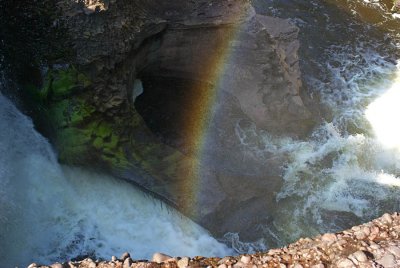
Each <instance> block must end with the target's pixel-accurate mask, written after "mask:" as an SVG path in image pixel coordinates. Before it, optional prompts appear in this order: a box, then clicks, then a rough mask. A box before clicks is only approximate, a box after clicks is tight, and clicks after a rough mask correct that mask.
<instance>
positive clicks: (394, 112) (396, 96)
mask: <svg viewBox="0 0 400 268" xmlns="http://www.w3.org/2000/svg"><path fill="white" fill-rule="evenodd" d="M398 69H399V70H398V71H397V75H396V78H395V79H394V81H393V83H392V85H391V86H390V88H389V89H388V90H387V91H386V92H385V93H384V94H382V96H380V97H379V98H377V99H376V100H375V101H373V102H372V103H371V104H370V105H369V106H368V108H367V110H366V112H365V115H366V117H367V119H368V120H369V122H370V123H371V125H372V127H373V129H374V132H375V134H376V136H377V138H378V140H379V141H380V142H381V143H382V144H383V145H384V146H386V147H389V148H396V149H398V150H400V138H399V137H400V123H399V120H398V117H399V115H400V105H399V103H400V66H398Z"/></svg>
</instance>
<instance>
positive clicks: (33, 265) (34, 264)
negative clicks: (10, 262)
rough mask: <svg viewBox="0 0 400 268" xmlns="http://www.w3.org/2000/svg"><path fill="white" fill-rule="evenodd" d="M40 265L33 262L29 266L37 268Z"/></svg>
mask: <svg viewBox="0 0 400 268" xmlns="http://www.w3.org/2000/svg"><path fill="white" fill-rule="evenodd" d="M36 267H38V265H37V263H31V264H29V266H28V267H27V268H36Z"/></svg>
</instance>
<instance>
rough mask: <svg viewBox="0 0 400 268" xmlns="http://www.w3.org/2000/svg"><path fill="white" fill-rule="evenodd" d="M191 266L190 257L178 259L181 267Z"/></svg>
mask: <svg viewBox="0 0 400 268" xmlns="http://www.w3.org/2000/svg"><path fill="white" fill-rule="evenodd" d="M188 266H189V258H188V257H183V258H182V259H180V260H179V261H178V267H179V268H186V267H188Z"/></svg>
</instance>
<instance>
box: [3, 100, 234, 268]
mask: <svg viewBox="0 0 400 268" xmlns="http://www.w3.org/2000/svg"><path fill="white" fill-rule="evenodd" d="M125 251H129V252H131V254H132V255H133V257H134V258H139V259H148V258H151V254H153V253H154V252H163V253H166V254H170V255H176V256H177V255H179V256H183V255H187V256H194V255H198V254H201V255H204V256H210V255H212V256H221V255H226V254H230V253H232V252H230V250H229V249H228V248H227V247H226V246H224V245H222V244H220V243H219V242H217V241H216V240H215V239H214V238H212V237H211V236H210V235H209V234H208V233H207V232H206V231H205V230H204V229H203V228H201V227H199V226H198V225H196V224H195V223H193V222H191V221H190V220H188V219H187V218H185V217H184V216H182V215H180V214H179V213H178V212H176V211H175V210H174V209H172V208H170V207H168V206H166V205H165V204H163V203H161V202H160V201H156V200H154V199H153V198H151V197H149V196H146V195H145V194H143V193H141V192H140V191H139V190H137V189H136V188H135V187H133V186H132V185H130V184H128V183H125V182H121V181H119V180H116V179H114V178H110V177H108V176H104V175H100V174H94V173H91V172H88V171H84V170H82V169H78V168H70V167H62V166H60V165H59V164H58V163H57V161H56V158H55V155H54V153H53V151H52V149H51V147H50V146H49V144H48V142H47V140H45V139H44V138H43V137H42V136H40V135H39V134H38V133H37V132H36V131H35V130H34V128H33V124H32V122H31V120H30V119H28V118H27V117H26V116H24V115H23V114H21V113H20V112H19V111H18V110H17V109H16V108H15V107H14V106H13V104H12V103H11V102H10V101H9V100H7V99H6V98H5V97H3V96H2V95H0V267H15V266H16V265H20V267H22V266H26V265H27V264H29V263H30V262H33V261H35V262H40V263H45V264H46V263H51V262H55V261H65V260H67V259H71V258H74V257H77V256H79V255H91V256H96V257H98V258H107V259H109V258H110V257H111V256H112V255H117V256H119V255H120V254H121V253H122V252H125Z"/></svg>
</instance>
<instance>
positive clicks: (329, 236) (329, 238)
mask: <svg viewBox="0 0 400 268" xmlns="http://www.w3.org/2000/svg"><path fill="white" fill-rule="evenodd" d="M336 239H337V237H336V235H335V234H330V233H327V234H324V235H323V236H322V237H321V240H322V241H324V242H333V241H336Z"/></svg>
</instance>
